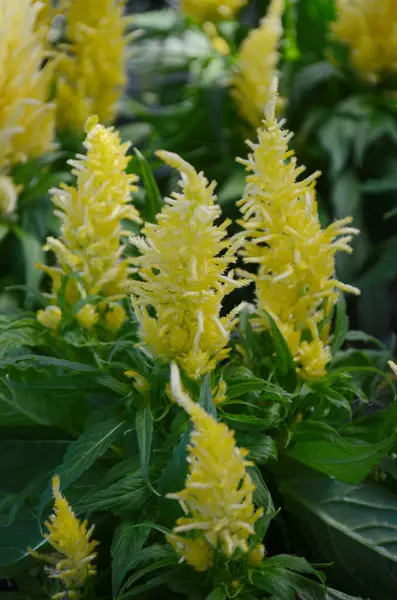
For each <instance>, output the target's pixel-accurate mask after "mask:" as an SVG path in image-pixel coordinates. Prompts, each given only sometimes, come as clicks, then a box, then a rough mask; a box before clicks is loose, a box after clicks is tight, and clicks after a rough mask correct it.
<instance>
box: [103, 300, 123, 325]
mask: <svg viewBox="0 0 397 600" xmlns="http://www.w3.org/2000/svg"><path fill="white" fill-rule="evenodd" d="M126 318H127V313H126V312H125V310H124V308H123V307H122V306H120V304H117V303H116V302H111V303H110V304H109V308H108V311H107V313H106V315H105V321H106V325H107V326H108V328H109V329H111V330H112V331H117V329H120V327H121V326H122V324H123V323H124V321H125V320H126Z"/></svg>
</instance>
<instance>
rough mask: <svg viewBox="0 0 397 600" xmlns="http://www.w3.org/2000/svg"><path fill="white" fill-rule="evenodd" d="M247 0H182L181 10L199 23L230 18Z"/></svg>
mask: <svg viewBox="0 0 397 600" xmlns="http://www.w3.org/2000/svg"><path fill="white" fill-rule="evenodd" d="M247 2H248V0H182V11H183V13H184V14H185V15H186V16H187V17H191V18H192V19H194V20H195V21H197V22H199V23H204V22H205V21H219V20H222V19H232V18H233V17H234V16H235V14H236V13H237V12H238V11H239V10H240V9H241V8H242V7H243V6H245V5H246V4H247Z"/></svg>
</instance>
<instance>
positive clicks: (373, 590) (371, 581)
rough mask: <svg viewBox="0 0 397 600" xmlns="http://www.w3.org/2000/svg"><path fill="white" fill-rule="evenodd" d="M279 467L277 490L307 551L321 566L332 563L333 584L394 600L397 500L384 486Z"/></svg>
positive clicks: (291, 464) (293, 465) (289, 464)
mask: <svg viewBox="0 0 397 600" xmlns="http://www.w3.org/2000/svg"><path fill="white" fill-rule="evenodd" d="M277 468H278V471H277V473H276V480H277V483H278V486H279V488H280V490H281V493H282V494H283V496H284V499H285V502H286V506H287V509H288V511H289V513H290V514H291V515H292V516H293V518H294V526H295V527H296V528H298V530H299V532H300V533H301V535H302V536H303V538H304V540H305V543H306V546H307V549H308V551H309V552H310V554H311V555H312V556H314V557H315V560H316V561H324V562H327V563H332V566H330V567H328V568H327V579H328V580H329V581H330V582H331V583H332V585H333V586H336V587H342V588H343V589H344V591H345V592H346V593H347V594H349V593H350V594H353V595H355V596H357V594H359V595H362V596H363V597H364V598H366V597H367V596H370V597H371V599H372V600H390V598H392V597H393V594H394V593H395V589H396V581H397V498H396V497H395V496H394V495H392V494H391V493H390V492H389V491H388V490H386V489H385V488H383V487H381V486H377V485H374V484H358V485H351V484H347V483H342V482H340V481H337V480H336V479H333V478H329V477H327V476H325V475H322V474H321V473H318V472H316V471H313V470H311V469H309V468H307V467H303V466H299V465H298V464H297V463H296V462H286V463H284V464H283V465H280V464H279V465H278V467H277ZM334 597H336V598H338V596H334ZM340 597H341V598H343V596H340ZM331 598H332V596H331Z"/></svg>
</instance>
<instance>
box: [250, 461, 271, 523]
mask: <svg viewBox="0 0 397 600" xmlns="http://www.w3.org/2000/svg"><path fill="white" fill-rule="evenodd" d="M248 472H249V474H250V477H251V479H252V482H253V483H254V484H255V491H254V502H255V504H256V505H258V506H262V508H263V514H264V515H273V514H274V504H273V500H272V497H271V495H270V492H269V490H268V489H267V485H266V483H265V482H264V481H263V477H262V475H261V472H260V471H259V469H258V468H257V467H248Z"/></svg>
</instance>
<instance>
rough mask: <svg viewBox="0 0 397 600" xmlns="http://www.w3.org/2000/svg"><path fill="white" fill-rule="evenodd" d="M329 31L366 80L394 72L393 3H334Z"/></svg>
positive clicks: (396, 9)
mask: <svg viewBox="0 0 397 600" xmlns="http://www.w3.org/2000/svg"><path fill="white" fill-rule="evenodd" d="M336 7H337V20H336V22H335V23H333V26H332V29H333V32H334V34H335V36H336V37H338V38H339V39H340V40H341V41H342V42H345V43H346V44H347V45H348V46H349V47H350V51H351V59H352V62H353V64H354V66H355V67H356V68H357V69H358V70H359V71H360V72H361V73H362V74H363V75H364V76H365V77H367V78H369V79H372V80H375V81H376V80H377V79H379V77H380V76H381V75H382V74H387V73H395V72H396V71H397V34H396V27H397V3H396V2H395V0H336Z"/></svg>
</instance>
